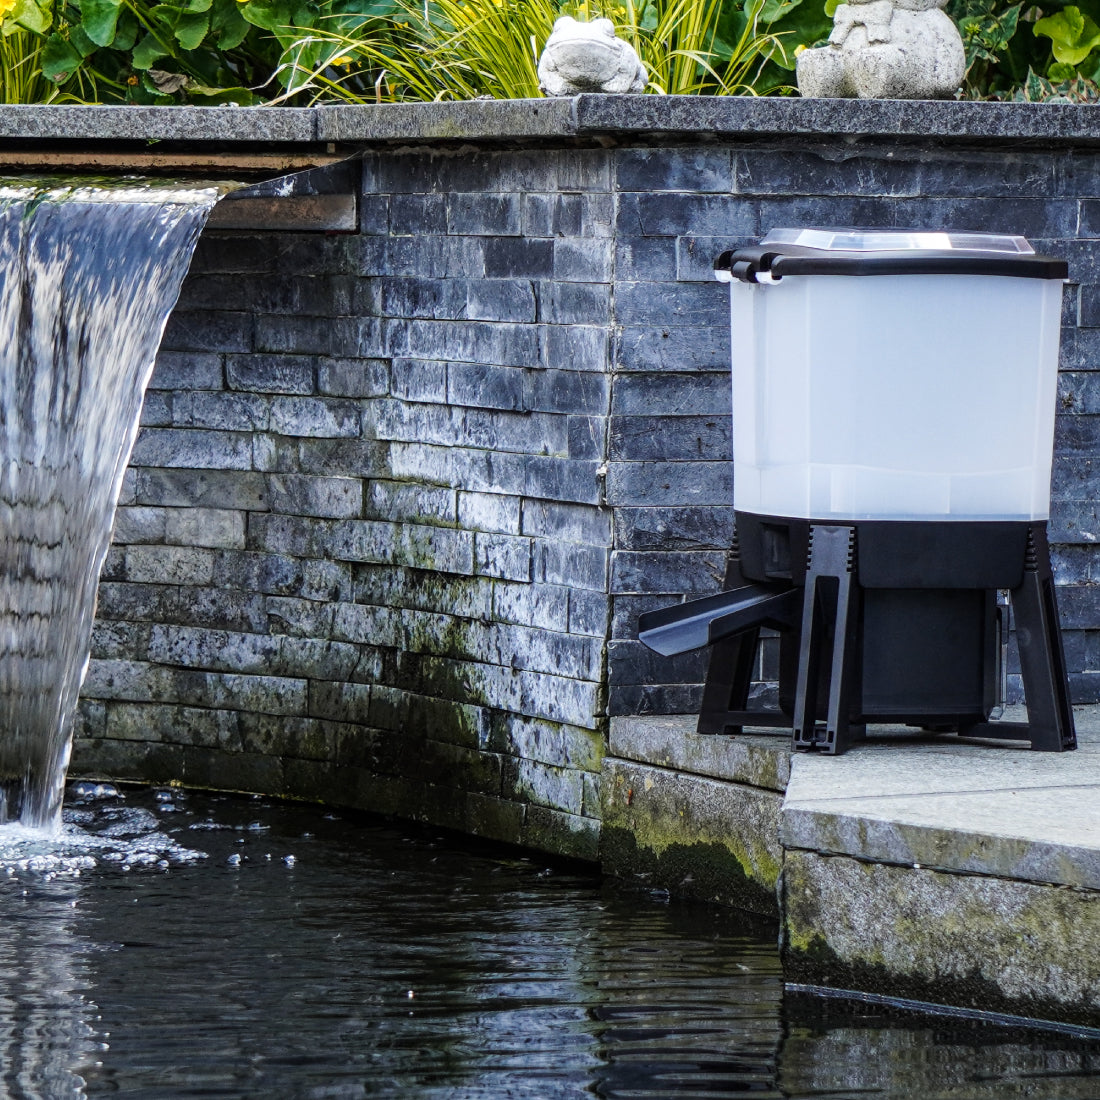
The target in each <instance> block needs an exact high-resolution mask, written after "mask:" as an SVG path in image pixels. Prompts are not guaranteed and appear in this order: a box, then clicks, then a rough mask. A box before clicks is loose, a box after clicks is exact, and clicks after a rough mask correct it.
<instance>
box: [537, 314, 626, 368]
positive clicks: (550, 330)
mask: <svg viewBox="0 0 1100 1100" xmlns="http://www.w3.org/2000/svg"><path fill="white" fill-rule="evenodd" d="M609 345H610V340H609V337H608V330H607V329H606V328H604V327H602V326H598V325H546V326H544V327H543V329H542V356H541V358H540V360H539V361H540V362H541V363H543V364H544V365H545V366H547V367H549V368H550V369H552V370H556V371H604V370H606V369H607V359H608V348H609Z"/></svg>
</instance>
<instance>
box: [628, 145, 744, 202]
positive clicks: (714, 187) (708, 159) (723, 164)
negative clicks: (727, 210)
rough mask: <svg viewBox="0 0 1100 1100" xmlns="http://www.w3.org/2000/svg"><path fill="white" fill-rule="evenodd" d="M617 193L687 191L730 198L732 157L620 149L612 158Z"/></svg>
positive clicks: (718, 151)
mask: <svg viewBox="0 0 1100 1100" xmlns="http://www.w3.org/2000/svg"><path fill="white" fill-rule="evenodd" d="M615 185H616V187H617V188H618V189H619V190H620V191H687V192H703V193H706V192H708V191H713V192H718V193H721V194H729V193H730V192H731V191H732V190H733V154H732V153H731V152H730V150H729V149H721V148H715V149H706V148H703V149H691V148H685V149H675V150H669V149H623V150H620V151H619V152H618V154H617V155H616V157H615Z"/></svg>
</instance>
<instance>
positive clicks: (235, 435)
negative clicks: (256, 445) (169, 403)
mask: <svg viewBox="0 0 1100 1100" xmlns="http://www.w3.org/2000/svg"><path fill="white" fill-rule="evenodd" d="M130 462H131V463H132V464H133V465H135V466H162V467H164V466H167V467H187V468H189V469H208V470H250V469H251V468H252V437H251V435H249V434H248V433H246V432H206V431H197V430H194V429H189V428H143V429H142V430H141V432H140V433H139V434H138V438H137V442H136V443H135V444H134V450H133V454H132V455H131V456H130Z"/></svg>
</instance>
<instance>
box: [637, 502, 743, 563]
mask: <svg viewBox="0 0 1100 1100" xmlns="http://www.w3.org/2000/svg"><path fill="white" fill-rule="evenodd" d="M732 542H733V507H732V502H731V504H730V506H728V507H725V508H722V507H715V506H708V507H699V508H693V507H679V508H676V507H674V508H616V509H615V545H616V546H617V547H620V548H621V549H623V550H652V551H661V550H674V551H682V550H725V549H728V548H729V546H730V545H731V544H732Z"/></svg>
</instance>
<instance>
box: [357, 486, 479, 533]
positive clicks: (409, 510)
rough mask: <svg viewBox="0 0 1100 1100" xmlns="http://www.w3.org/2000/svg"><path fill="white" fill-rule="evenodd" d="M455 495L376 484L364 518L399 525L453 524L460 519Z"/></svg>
mask: <svg viewBox="0 0 1100 1100" xmlns="http://www.w3.org/2000/svg"><path fill="white" fill-rule="evenodd" d="M456 495H457V494H456V493H455V492H454V490H453V489H440V488H437V487H435V486H429V485H417V484H415V483H410V482H400V481H378V480H374V481H371V483H370V486H369V488H368V490H367V499H366V503H365V509H366V512H365V514H366V518H367V519H388V520H393V521H395V522H398V523H415V522H416V521H418V520H435V521H438V522H439V523H443V524H453V523H455V521H456V516H457V505H456V499H455V498H456ZM461 526H463V527H464V528H465V527H468V526H469V525H468V524H465V523H464V524H462V525H461Z"/></svg>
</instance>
